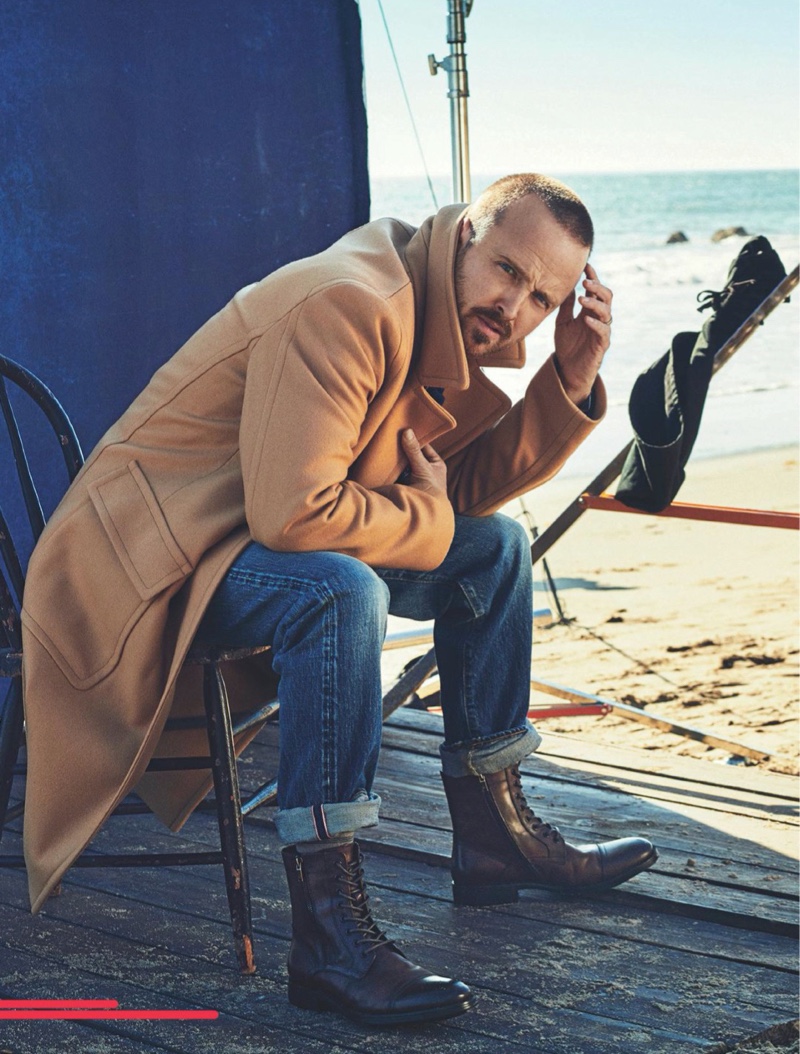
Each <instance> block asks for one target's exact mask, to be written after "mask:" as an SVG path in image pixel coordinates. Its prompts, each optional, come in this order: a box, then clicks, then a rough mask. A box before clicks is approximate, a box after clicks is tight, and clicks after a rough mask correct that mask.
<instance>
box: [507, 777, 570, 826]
mask: <svg viewBox="0 0 800 1054" xmlns="http://www.w3.org/2000/svg"><path fill="white" fill-rule="evenodd" d="M511 772H512V777H513V778H512V783H513V796H514V801H515V802H516V804H517V806H518V808H519V812H520V815H521V817H522V820H523V823H525V824H526V825H527V826H529V827H530V828H531V830H533V831H534V832H535V833H536V835H537V836H538V837H539V838H549V839H551V840H552V841H553V842H563V841H564V839H563V837H562V835H561V832H560V831H559V829H558V828H557V827H554V826H553V825H552V824H551V823H547V822H546V821H545V820H543V819H541V817H539V816H537V815H536V813H534V811H533V809H532V808H531V807H530V805H528V800H527V798H526V797H525V792H524V791H523V789H522V776H521V775H520V772H519V767H518V766H516V765H515V766H514V767H513V769H512V770H511Z"/></svg>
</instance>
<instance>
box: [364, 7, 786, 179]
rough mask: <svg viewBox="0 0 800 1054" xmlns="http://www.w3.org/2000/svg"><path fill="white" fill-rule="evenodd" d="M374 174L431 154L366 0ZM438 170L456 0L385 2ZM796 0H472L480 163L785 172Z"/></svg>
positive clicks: (444, 156) (475, 159) (417, 165)
mask: <svg viewBox="0 0 800 1054" xmlns="http://www.w3.org/2000/svg"><path fill="white" fill-rule="evenodd" d="M359 7H360V10H361V18H362V25H363V40H364V64H365V88H366V98H367V114H368V120H369V134H370V170H371V173H372V175H373V176H387V175H392V176H393V175H415V176H416V175H419V174H420V173H421V172H422V171H423V170H422V164H421V162H420V159H419V153H418V150H417V147H416V143H415V140H414V137H413V132H412V130H411V126H410V122H409V119H408V116H407V111H406V108H405V103H404V101H403V97H402V92H401V89H400V84H399V81H398V78H397V74H396V72H395V69H394V64H393V60H392V57H391V52H390V50H389V45H388V42H387V39H386V33H385V30H384V27H383V22H382V20H381V17H380V10H379V6H378V0H359ZM383 8H384V11H385V13H386V18H387V20H388V23H389V28H390V30H391V32H392V38H393V41H394V46H395V51H396V52H397V57H398V60H399V63H400V67H401V70H402V72H403V77H404V79H405V84H406V90H407V92H408V94H409V97H410V100H411V105H412V108H413V111H414V116H415V119H416V122H417V126H418V128H419V132H420V137H421V140H422V143H423V147H424V150H425V156H426V160H427V164H428V167H429V169H430V171H431V172H432V173H434V174H437V175H448V174H449V172H450V124H449V103H448V100H447V77H446V75H445V74H444V73H443V72H442V71H439V74H438V76H436V77H431V76H430V74H429V72H428V67H427V55H428V53H429V52H434V53H435V54H436V57H437V58H438V59H441V58H443V57H444V56H445V54H446V53H447V50H448V47H447V43H446V39H445V27H446V20H447V9H448V5H447V0H383ZM799 11H800V5H798V3H797V0H662V2H654V0H609V2H608V3H605V4H594V5H589V4H586V3H580V4H579V3H576V2H574V0H560V3H554V2H553V0H547V2H544V0H475V2H474V7H473V10H472V14H471V15H470V17H469V19H468V20H467V56H468V69H469V82H470V83H469V87H470V100H469V122H470V152H471V167H472V170H473V172H475V173H494V172H504V171H508V172H511V171H520V170H538V171H544V172H580V171H587V172H589V171H599V172H602V171H660V170H686V169H732V168H787V167H795V166H797V164H798V160H799V158H798V154H799V153H800V103H799V100H800V75H799V74H798V68H799V65H800V63H799V61H798V50H799V40H800V25H799V22H800V16H799V15H798V12H799Z"/></svg>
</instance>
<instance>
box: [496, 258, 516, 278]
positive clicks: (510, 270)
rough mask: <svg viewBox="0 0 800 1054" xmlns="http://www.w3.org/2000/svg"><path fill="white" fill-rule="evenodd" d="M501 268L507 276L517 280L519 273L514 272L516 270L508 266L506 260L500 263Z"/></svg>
mask: <svg viewBox="0 0 800 1054" xmlns="http://www.w3.org/2000/svg"><path fill="white" fill-rule="evenodd" d="M500 266H501V267H502V269H503V270H504V271H505V273H506V274H508V275H511V277H512V278H516V276H517V272H516V271H515V270H514V268H513V267H512V266H511V264H508V263H506V262H505V261H504V260H501V261H500Z"/></svg>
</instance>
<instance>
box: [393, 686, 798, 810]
mask: <svg viewBox="0 0 800 1054" xmlns="http://www.w3.org/2000/svg"><path fill="white" fill-rule="evenodd" d="M393 728H398V729H407V730H412V731H414V732H417V733H419V734H420V736H422V737H427V736H430V737H433V739H434V740H436V741H437V742H440V741H441V738H442V719H441V717H439V716H437V715H436V714H429V713H427V711H424V710H413V709H410V708H408V707H404V708H402V709H400V710H397V711H395V713H394V714H393V715H392V717H391V718H390V719H389V720H388V721H387V722H386V723H385V725H384V729H385V730H388V729H393ZM543 737H544V742H543V743H542V746H541V747H540V749H539V751H538V753H540V754H542V755H543V756H545V757H553V758H564V759H571V760H573V761H578V762H580V761H585V762H586V763H587V764H589V765H593V766H595V765H596V766H598V767H599V768H601V769H602V768H613V769H617V770H619V771H620V772H625V771H629V772H634V773H638V774H641V773H643V772H646V773H647V774H648V775H651V776H657V775H661V776H663V777H664V778H665V779H669V780H670V781H678V782H680V781H687V780H688V781H689V782H692V783H696V784H699V785H700V786H707V787H710V788H714V789H716V788H727V789H728V790H730V791H733V792H736V793H739V792H742V791H748V792H750V793H753V794H759V793H760V794H764V795H766V796H767V797H769V798H775V799H784V800H786V801H789V802H793V803H795V804H796V803H797V780H796V779H795V778H794V777H793V776H786V775H783V774H782V773H778V772H766V771H764V770H762V769H759V768H756V767H755V766H750V765H744V766H742V765H735V766H734V765H716V764H712V763H710V762H707V761H702V760H700V759H698V758H688V757H678V756H677V755H674V754H668V753H663V754H662V753H661V752H660V751H657V750H647V751H645V750H634V749H633V748H632V747H622V746H614V745H612V744H609V743H602V744H596V743H593V742H592V741H591V740H588V739H583V738H580V737H578V736H571V735H568V734H566V733H561V732H550V731H547V730H545V731H544V732H543ZM420 743H422V739H420Z"/></svg>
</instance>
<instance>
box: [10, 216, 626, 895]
mask: <svg viewBox="0 0 800 1054" xmlns="http://www.w3.org/2000/svg"><path fill="white" fill-rule="evenodd" d="M462 210H463V206H451V207H448V208H445V209H442V210H441V211H440V212H439V213H438V214H437V215H436V216H434V217H432V218H431V219H429V220H428V221H427V222H426V223H425V224H424V225H423V226H422V227H421V228H420V229H419V230H415V229H414V228H412V227H410V226H408V225H406V224H404V223H400V222H398V221H396V220H378V221H377V222H374V223H370V224H368V225H366V226H364V227H362V228H360V229H358V230H356V231H353V232H352V233H350V234H348V235H346V236H345V237H344V238H342V239H341V240H340V241H339V242H337V243H336V244H335V245H333V246H331V248H329V249H327V250H326V251H325V252H323V253H321V254H319V255H318V256H315V257H311V258H310V259H306V260H300V261H298V262H296V263H293V264H289V265H288V266H287V267H283V268H281V269H280V270H279V271H277V272H275V273H274V274H272V275H269V276H268V277H267V278H265V279H263V280H262V281H261V282H258V283H256V284H254V285H251V286H248V287H247V288H245V289H243V290H242V291H241V292H239V293H238V294H237V295H236V296H235V297H234V298H233V300H231V302H230V303H229V304H227V306H225V307H224V308H223V309H222V310H221V311H220V312H219V313H218V314H217V315H215V316H214V317H213V318H211V319H210V320H209V321H208V322H207V323H206V324H205V325H204V326H203V327H202V328H201V329H200V330H199V331H198V332H197V333H196V334H195V335H194V336H193V337H191V339H190V340H189V341H188V342H187V343H186V344H185V345H184V346H183V347H182V348H181V349H180V350H179V351H178V352H177V353H176V354H175V355H174V356H173V358H171V359H170V360H169V361H168V362H167V363H165V365H164V366H162V367H161V369H160V370H158V372H157V373H156V374H155V376H154V377H153V379H152V380H151V381H150V383H149V384H148V386H147V387H146V388H145V390H144V391H143V392H142V394H141V395H140V396H139V397H138V398H137V399H136V401H135V402H134V403H133V405H132V406H131V407H130V408H129V409H128V410H127V411H126V413H125V414H123V416H122V417H121V418H120V419H119V421H117V423H116V424H115V425H113V427H112V428H111V429H110V430H109V431H108V432H107V433H106V435H105V436H104V437H103V439H102V440H101V441H100V443H99V444H98V445H97V447H96V448H95V449H94V451H93V452H92V454H91V455H90V457H89V458H88V459H87V462H86V465H85V466H84V468H83V470H82V471H81V473H80V475H79V476H78V477H77V479H76V480H75V481H74V483H73V484H72V486H71V487H70V489H69V490H68V492H67V494H66V496H65V497H64V499H63V501H62V502H61V504H60V505H59V507H58V508H57V509H56V511H55V513H54V514H53V516H52V517H51V519H50V521H49V523H48V525H47V528H46V530H45V532H44V534H43V535H42V537H41V539H40V541H39V543H38V545H37V547H36V549H35V551H34V553H33V556H32V558H31V562H30V566H29V570H28V578H27V584H26V590H25V598H24V606H23V651H24V670H23V675H24V688H25V710H26V722H27V725H26V727H27V742H28V784H27V802H26V811H25V836H24V842H25V856H26V862H27V867H28V876H29V889H30V898H31V905H32V909H33V910H34V911H36V910H38V908H39V907H41V905H42V903H43V901H44V900H45V898H46V896H47V894H48V892H49V890H50V889H51V888H52V887H53V885H54V884H55V883H56V882H57V881H58V880H59V878H60V877H61V875H62V874H63V872H64V871H65V870H66V869H67V868H68V867H69V865H70V864H71V862H72V861H73V860H74V859H75V857H76V856H77V855H78V854H79V853H80V852H81V851H82V850H83V848H84V847H85V846H86V844H87V843H88V842H89V841H90V840H91V839H92V837H93V836H94V834H95V833H96V832H97V830H98V828H99V827H100V826H101V825H102V823H103V822H104V820H105V819H106V818H107V817H108V815H109V814H110V813H111V811H112V810H113V809H114V808H115V807H116V805H117V804H118V803H119V801H120V800H121V799H122V798H123V797H124V796H125V795H126V794H127V793H128V792H129V791H130V790H131V789H132V788H134V787H136V788H137V790H138V791H139V792H140V793H141V794H142V796H143V797H145V799H146V800H147V801H148V802H149V803H150V805H151V806H152V807H153V808H154V810H155V811H156V813H157V814H158V815H159V816H160V817H161V819H162V820H164V822H165V823H167V824H168V825H169V826H171V827H173V828H174V829H177V828H178V827H179V826H180V825H181V824H182V823H183V822H184V820H185V819H186V817H187V816H188V815H189V813H190V812H191V810H192V809H193V808H194V807H195V805H196V804H197V802H198V801H199V800H200V798H201V797H202V796H203V794H204V793H205V792H206V789H207V787H208V785H209V778H208V776H207V774H199V775H198V773H197V772H188V773H182V774H160V773H159V774H147V775H146V776H144V777H143V772H144V769H145V767H146V765H147V763H148V760H149V759H150V757H151V756H152V755H153V754H154V752H165V751H166V752H169V753H190V754H191V753H193V752H197V750H198V748H197V733H194V734H189V733H169V735H167V734H164V735H162V728H163V725H164V722H165V720H166V718H167V717H168V716H169V715H170V713H172V714H173V715H174V714H175V713H181V714H183V713H188V712H201V713H202V694H201V689H200V679H199V671H198V670H197V668H187V669H186V670H184V671H183V672H182V671H181V667H182V663H183V660H184V657H185V655H186V653H187V650H188V648H189V646H190V644H191V641H192V637H193V635H194V633H195V630H196V628H197V625H198V623H199V621H200V619H201V617H202V614H203V612H204V610H205V608H206V606H207V604H208V601H209V599H210V597H211V596H212V594H213V592H214V589H215V587H216V586H217V584H218V583H219V581H220V579H221V578H222V577H223V575H224V574H225V572H226V570H227V569H228V567H229V566H230V565H231V563H232V561H233V560H234V559H235V558H236V556H237V555H238V554H239V552H240V551H241V550H242V549H243V548H244V546H246V545H247V543H248V542H249V541H250V540H251V539H255V540H256V541H258V542H260V543H261V544H263V545H265V546H268V547H269V548H271V549H275V550H284V551H292V552H302V551H310V550H334V551H338V552H341V553H346V554H349V555H351V556H354V557H357V558H358V559H361V560H363V561H365V562H366V563H367V564H370V565H372V566H376V567H399V568H407V569H417V570H423V569H430V568H434V567H436V566H437V565H438V564H439V563H440V562H441V560H442V559H443V558H444V556H445V554H446V552H447V550H448V547H449V545H450V543H451V540H452V536H453V529H454V523H453V515H454V510H455V511H457V512H461V513H466V514H469V515H487V514H489V513H491V512H493V511H494V510H496V509H497V508H499V507H500V506H501V505H503V504H504V503H505V502H507V501H508V500H509V499H511V498H513V497H514V496H516V495H518V494H521V493H522V492H524V491H526V490H528V489H529V488H530V487H532V486H534V485H536V484H538V483H540V482H542V481H544V480H546V479H548V478H549V477H550V476H552V475H553V474H554V473H555V472H556V471H557V469H558V468H559V467H560V466H561V465H562V463H563V462H564V460H565V459H566V458H567V457H568V456H569V454H570V453H571V452H572V450H574V448H575V447H576V446H577V445H578V444H579V443H580V442H581V441H582V440H583V439H584V437H585V436H586V435H587V434H588V433H589V431H590V430H591V429H592V427H593V426H594V424H595V421H592V420H589V419H588V418H587V417H585V416H584V415H583V414H582V413H581V412H580V411H579V410H578V409H577V408H576V407H575V406H574V405H573V404H572V403H571V402H570V401H569V400H568V399H567V398H566V396H565V394H564V392H563V389H562V388H561V385H560V382H559V380H558V377H557V374H556V371H555V368H554V365H553V362H552V359H551V360H549V361H548V362H547V363H546V364H545V365H544V366H543V367H542V369H541V370H540V371H539V372H538V373H537V375H536V376H535V377H534V378H533V380H532V381H531V382H530V385H529V387H528V390H527V393H526V395H525V397H524V398H523V399H522V400H521V401H520V402H519V403H517V404H516V405H515V406H514V407H513V408H512V407H511V404H510V400H509V399H508V398H507V397H506V396H505V395H504V394H503V393H502V392H501V391H500V390H499V389H498V388H497V387H496V386H495V385H494V384H492V383H491V382H490V381H489V380H488V379H487V378H486V377H485V376H484V375H483V373H482V372H481V370H480V369H478V368H477V367H476V366H474V365H473V364H471V363H470V362H468V360H467V357H466V354H465V351H464V347H463V343H462V340H461V335H460V329H459V324H458V317H457V313H456V303H455V296H454V288H453V282H454V279H453V271H454V260H455V252H456V246H457V239H458V232H459V227H460V220H461V216H462ZM523 362H524V347H523V346H522V345H521V344H520V345H518V346H516V347H515V348H514V349H513V350H512V352H511V353H510V354H509V355H507V357H506V358H505V360H504V362H503V363H499V364H503V365H509V366H517V367H518V366H521V365H522V364H523ZM426 386H437V387H443V388H444V389H445V404H444V406H439V405H438V404H437V402H436V401H435V400H434V399H433V398H432V397H431V396H430V395H429V394H428V392H427V391H426ZM595 405H596V408H597V412H598V417H599V416H601V415H602V413H603V412H604V409H605V395H604V392H603V388H602V384H601V383H600V382H599V381H598V384H597V386H596V389H595ZM407 426H411V427H412V428H413V429H414V430H415V431H416V433H417V436H418V437H419V439H420V441H421V442H422V443H433V444H434V446H435V447H436V448H437V450H438V451H439V453H440V455H441V456H442V457H444V458H445V460H446V461H447V464H448V478H449V500H448V499H447V498H445V497H441V496H432V495H429V494H426V493H423V492H421V491H419V490H416V489H413V488H411V487H408V486H404V485H403V484H402V483H399V482H398V477H400V475H401V473H402V472H403V469H404V468H405V458H404V456H403V454H402V452H401V447H400V441H399V437H400V433H401V431H402V429H403V428H405V427H407ZM237 667H238V668H237V669H236V670H235V671H231V678H230V680H229V689H230V695H231V700H232V707H233V709H237V708H239V707H240V705H241V703H242V701H244V700H245V699H246V698H247V697H248V696H250V695H252V693H253V692H257V691H259V690H260V691H261V693H262V695H263V692H264V677H265V676H266V671H265V668H264V660H263V657H261V658H260V659H258V660H254V661H253V662H243V663H239V664H237ZM167 740H169V742H167ZM239 745H240V746H241V744H239ZM199 752H200V753H203V752H204V751H203V748H202V746H201V747H200V750H199Z"/></svg>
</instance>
